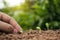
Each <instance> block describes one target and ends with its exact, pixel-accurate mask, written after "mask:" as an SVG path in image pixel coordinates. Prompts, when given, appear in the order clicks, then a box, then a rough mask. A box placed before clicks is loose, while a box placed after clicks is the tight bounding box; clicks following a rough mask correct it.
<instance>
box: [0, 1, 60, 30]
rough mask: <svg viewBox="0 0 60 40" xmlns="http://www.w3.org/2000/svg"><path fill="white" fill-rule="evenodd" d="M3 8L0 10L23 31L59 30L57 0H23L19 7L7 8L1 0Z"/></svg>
mask: <svg viewBox="0 0 60 40" xmlns="http://www.w3.org/2000/svg"><path fill="white" fill-rule="evenodd" d="M3 4H4V8H2V9H0V11H1V12H4V13H6V14H8V15H10V16H12V17H13V18H14V19H15V20H16V21H17V22H18V24H19V25H20V26H21V27H22V28H23V30H30V29H33V30H36V29H37V30H56V29H60V1H59V0H25V2H24V3H22V4H21V5H19V6H14V7H9V6H8V5H9V4H8V3H7V2H6V1H4V0H3Z"/></svg>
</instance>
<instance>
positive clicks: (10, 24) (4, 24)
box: [0, 12, 22, 33]
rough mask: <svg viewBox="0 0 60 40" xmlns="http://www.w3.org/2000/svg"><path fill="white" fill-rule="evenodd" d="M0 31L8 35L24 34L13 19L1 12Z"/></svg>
mask: <svg viewBox="0 0 60 40" xmlns="http://www.w3.org/2000/svg"><path fill="white" fill-rule="evenodd" d="M0 31H4V32H8V33H18V32H22V28H21V27H20V26H19V25H18V23H17V22H16V21H15V20H14V19H13V18H12V17H10V16H9V15H7V14H5V13H2V12H0Z"/></svg>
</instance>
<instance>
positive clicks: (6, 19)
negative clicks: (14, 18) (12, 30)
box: [0, 12, 11, 22]
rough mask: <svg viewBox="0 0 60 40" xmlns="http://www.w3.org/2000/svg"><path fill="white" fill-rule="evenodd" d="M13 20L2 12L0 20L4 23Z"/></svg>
mask: <svg viewBox="0 0 60 40" xmlns="http://www.w3.org/2000/svg"><path fill="white" fill-rule="evenodd" d="M10 19H11V17H10V16H8V15H7V14H5V13H2V12H0V20H2V21H4V22H9V20H10Z"/></svg>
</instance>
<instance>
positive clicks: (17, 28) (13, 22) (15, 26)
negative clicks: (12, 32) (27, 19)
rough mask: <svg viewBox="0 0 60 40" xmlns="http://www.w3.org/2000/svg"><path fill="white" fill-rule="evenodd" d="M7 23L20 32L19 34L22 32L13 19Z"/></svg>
mask: <svg viewBox="0 0 60 40" xmlns="http://www.w3.org/2000/svg"><path fill="white" fill-rule="evenodd" d="M9 23H10V24H11V25H13V27H14V28H15V29H16V30H17V31H18V32H21V33H22V32H23V30H22V28H21V27H20V26H19V25H18V23H17V22H16V21H15V20H14V19H13V18H11V19H10V21H9Z"/></svg>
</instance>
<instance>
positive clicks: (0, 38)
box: [0, 30, 60, 40]
mask: <svg viewBox="0 0 60 40" xmlns="http://www.w3.org/2000/svg"><path fill="white" fill-rule="evenodd" d="M0 40H60V30H55V31H54V30H47V31H43V30H28V31H25V32H23V33H22V34H6V33H2V32H0Z"/></svg>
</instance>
